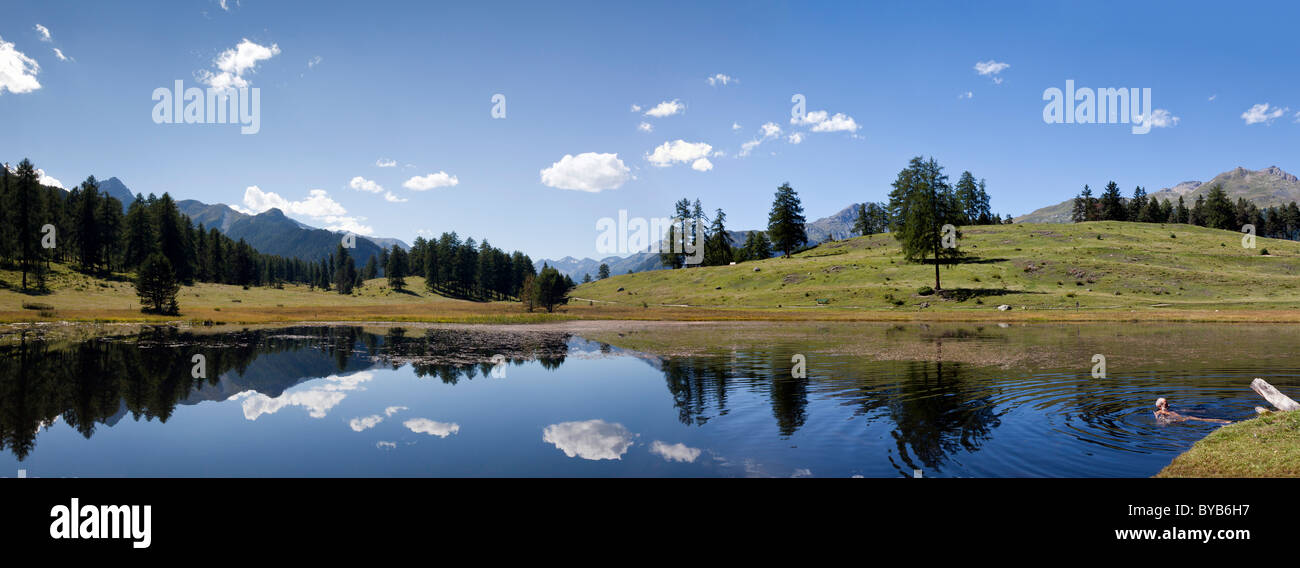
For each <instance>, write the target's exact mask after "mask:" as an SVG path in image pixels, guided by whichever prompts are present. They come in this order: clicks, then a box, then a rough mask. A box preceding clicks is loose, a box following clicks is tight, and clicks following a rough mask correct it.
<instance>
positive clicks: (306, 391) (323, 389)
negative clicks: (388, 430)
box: [228, 371, 375, 432]
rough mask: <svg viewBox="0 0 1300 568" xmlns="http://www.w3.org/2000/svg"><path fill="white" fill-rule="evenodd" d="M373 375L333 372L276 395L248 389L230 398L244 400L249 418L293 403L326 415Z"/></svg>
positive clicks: (317, 415) (315, 414)
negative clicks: (338, 373)
mask: <svg viewBox="0 0 1300 568" xmlns="http://www.w3.org/2000/svg"><path fill="white" fill-rule="evenodd" d="M374 378H375V375H374V373H371V372H369V371H364V372H360V373H355V374H352V375H345V376H338V375H331V376H328V377H325V378H324V379H320V380H316V381H310V382H308V383H304V384H303V385H299V386H297V387H293V388H291V389H289V390H286V391H285V392H283V393H281V394H280V396H277V397H275V398H271V397H269V396H266V395H264V394H262V393H260V392H257V391H252V390H249V391H244V392H241V393H238V394H236V395H234V396H232V397H230V398H229V399H228V400H242V401H243V402H242V403H241V406H242V407H243V410H244V418H245V419H247V420H257V419H258V417H260V416H263V415H266V414H275V413H276V412H279V411H280V410H281V409H284V408H287V407H290V406H301V407H303V408H306V409H307V415H308V416H311V417H312V418H324V417H325V415H326V413H328V412H329V411H330V409H332V408H334V407H335V406H338V404H339V403H340V402H343V399H344V398H346V397H347V392H348V391H356V390H363V389H362V387H361V384H362V383H365V382H369V381H370V380H371V379H374ZM354 429H355V428H354ZM362 430H364V428H362ZM359 431H360V430H358V432H359Z"/></svg>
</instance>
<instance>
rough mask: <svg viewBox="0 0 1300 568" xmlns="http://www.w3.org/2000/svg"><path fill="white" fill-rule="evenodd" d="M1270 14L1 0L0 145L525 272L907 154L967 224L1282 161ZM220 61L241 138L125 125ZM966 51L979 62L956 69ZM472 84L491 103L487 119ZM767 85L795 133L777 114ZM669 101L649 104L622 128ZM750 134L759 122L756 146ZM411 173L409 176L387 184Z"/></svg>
mask: <svg viewBox="0 0 1300 568" xmlns="http://www.w3.org/2000/svg"><path fill="white" fill-rule="evenodd" d="M1297 12H1300V8H1297V7H1296V6H1294V5H1288V4H1286V3H1277V4H1245V3H1238V4H1232V5H1229V6H1225V5H1223V4H1213V5H1212V4H1208V3H1204V4H1202V3H1194V2H1179V3H1140V4H1137V5H1135V4H1133V3H1124V2H1113V3H1111V2H1090V3H1087V4H1084V5H1080V4H1078V3H1064V2H1063V3H1052V2H1035V3H1028V2H1015V3H999V2H978V3H971V2H960V3H958V2H933V3H931V2H907V3H889V4H877V3H867V2H844V3H831V2H817V3H812V2H809V3H797V4H795V3H765V2H738V3H717V2H687V3H674V2H659V3H654V4H645V3H623V2H606V3H549V2H547V3H518V4H516V3H511V2H504V3H486V4H485V3H463V2H460V3H454V4H453V3H433V2H410V3H399V2H382V1H376V2H366V3H333V2H320V3H317V2H279V1H277V2H272V1H269V0H239V1H238V2H236V0H228V1H227V5H226V7H225V8H224V9H223V7H222V6H221V4H220V2H218V1H217V0H192V1H187V0H179V1H166V2H162V1H159V2H126V3H105V2H56V1H46V2H23V1H19V2H6V5H5V7H4V16H5V17H4V18H3V19H2V20H0V38H2V39H0V129H2V131H3V132H4V135H3V136H0V156H2V157H3V158H2V159H3V160H6V161H10V162H16V161H18V160H20V159H22V158H23V157H27V158H30V159H32V161H33V162H35V163H36V165H37V166H38V167H40V168H42V169H43V170H44V171H45V172H46V174H47V175H49V176H51V177H53V178H55V179H57V180H59V181H61V182H62V183H63V184H64V185H65V186H71V185H72V184H75V183H77V182H79V181H80V180H82V179H84V178H85V176H86V175H88V174H94V175H96V176H98V177H101V178H104V177H109V176H117V177H119V178H121V179H122V180H123V181H124V182H125V183H126V184H127V185H128V186H130V187H131V188H132V189H133V190H135V191H139V192H145V193H148V192H155V193H162V192H164V191H167V192H170V193H171V194H172V195H173V196H175V197H177V198H178V199H198V200H201V201H205V202H209V203H227V204H230V205H234V206H237V207H240V208H243V209H246V210H253V211H256V210H259V209H261V208H264V207H267V206H270V205H273V204H290V205H287V207H288V208H289V209H290V211H286V212H287V213H289V214H290V215H291V216H293V217H295V218H297V219H299V220H301V221H304V222H307V223H309V224H313V225H316V226H331V227H337V228H352V229H355V230H357V231H358V232H361V233H363V234H366V233H368V234H373V235H375V236H385V237H398V238H401V239H404V240H406V241H408V242H409V241H411V240H412V239H414V238H415V237H416V236H417V235H418V234H427V233H430V232H431V233H433V234H437V233H440V232H442V231H448V230H454V231H457V232H458V233H460V234H461V235H462V236H473V237H475V238H482V237H487V238H488V239H489V241H490V242H491V243H492V244H493V245H495V246H498V247H502V248H506V249H520V250H523V251H525V252H527V253H529V254H531V255H532V256H533V257H534V258H538V257H559V256H564V255H574V256H579V257H582V256H592V257H598V256H603V255H602V254H601V253H600V252H599V251H597V250H596V236H597V232H596V222H597V220H598V219H600V218H602V217H617V215H618V212H619V210H620V209H623V210H627V212H628V215H630V216H632V217H652V216H664V215H667V214H669V213H670V212H671V207H672V204H673V202H674V201H676V200H677V199H679V198H681V197H683V196H686V197H690V198H692V199H694V198H697V197H698V198H700V199H701V200H702V202H703V204H704V206H705V208H706V209H708V210H709V211H710V212H712V210H713V209H714V208H717V207H721V208H723V209H724V210H725V211H726V213H727V216H728V225H729V227H730V228H733V229H746V228H756V227H760V226H763V225H764V224H765V223H766V218H767V217H766V216H767V210H768V207H769V206H770V203H771V198H772V194H773V192H774V190H775V188H776V186H778V185H780V184H781V183H782V182H786V181H789V182H790V183H791V184H792V185H793V186H794V187H795V189H796V190H798V192H799V194H800V196H801V197H802V199H803V203H804V206H805V211H806V214H807V216H808V218H809V220H812V219H815V218H818V217H822V216H825V215H829V214H831V213H834V212H836V211H838V210H839V209H841V208H843V207H844V206H846V205H847V204H849V203H852V202H858V201H864V200H873V201H878V200H884V199H885V196H886V193H887V192H888V189H889V183H890V182H891V181H893V179H894V177H895V175H896V174H897V173H898V170H899V169H901V168H902V167H903V166H904V165H905V164H906V163H907V160H908V159H909V158H910V157H911V156H914V155H926V156H934V157H935V158H936V159H937V160H938V161H939V162H940V163H941V164H942V165H943V166H944V167H945V168H946V169H947V171H948V173H949V175H950V176H951V177H952V178H953V179H954V180H955V178H956V177H957V176H958V175H959V174H960V173H961V171H962V170H971V171H972V172H973V173H974V174H975V175H976V176H977V177H982V178H985V179H986V180H987V182H988V189H989V192H990V194H991V195H992V205H993V208H994V210H995V211H997V212H999V213H1003V214H1006V213H1010V214H1013V215H1019V214H1023V213H1027V212H1029V211H1031V210H1033V209H1036V208H1038V207H1041V206H1044V205H1049V204H1052V203H1056V202H1059V201H1061V200H1063V199H1066V198H1068V197H1070V196H1072V195H1074V194H1075V193H1077V192H1078V190H1079V189H1080V188H1081V187H1082V186H1083V184H1085V183H1088V184H1091V185H1092V186H1093V187H1097V186H1100V185H1104V184H1105V183H1106V181H1108V180H1111V179H1113V180H1115V181H1116V182H1118V183H1119V184H1120V186H1121V187H1122V188H1124V191H1125V192H1126V193H1128V192H1131V191H1132V188H1133V186H1135V185H1142V186H1145V187H1147V188H1148V190H1150V191H1154V190H1156V189H1160V188H1162V187H1168V186H1171V185H1174V184H1176V183H1178V182H1181V181H1185V180H1193V179H1195V180H1201V181H1205V180H1208V179H1209V178H1210V177H1212V176H1214V175H1215V174H1217V173H1219V172H1221V171H1225V170H1229V169H1232V168H1234V167H1236V166H1245V167H1247V168H1250V169H1260V168H1264V167H1267V166H1270V165H1277V166H1279V167H1281V168H1283V169H1285V170H1288V171H1292V172H1296V171H1297V170H1300V163H1297V158H1296V153H1295V142H1296V140H1297V137H1298V136H1300V124H1297V123H1296V122H1295V121H1296V114H1297V112H1300V89H1297V82H1300V77H1297V76H1296V75H1295V74H1294V73H1292V72H1291V71H1293V70H1294V63H1293V62H1294V60H1295V47H1294V41H1293V40H1292V39H1290V37H1289V36H1290V34H1288V33H1285V32H1284V31H1281V29H1280V28H1279V27H1278V26H1280V25H1284V24H1285V23H1286V22H1291V21H1294V20H1295V19H1296V18H1295V17H1296V16H1297ZM38 25H39V26H41V28H38V27H37V26H38ZM42 29H43V30H45V31H42ZM46 31H47V32H48V34H49V35H48V38H47V37H46V35H45V33H46ZM241 46H242V47H241ZM55 49H58V50H59V52H60V53H61V54H62V56H63V58H66V59H61V58H60V57H59V54H56V53H55V51H54V50H55ZM228 51H229V52H230V55H228V56H227V55H225V54H226V53H227V52H228ZM223 58H224V60H225V61H227V62H232V63H234V64H233V65H227V66H226V68H225V69H226V71H228V72H229V73H230V74H229V75H226V76H225V79H226V80H231V79H233V80H237V81H244V82H246V83H247V84H248V85H249V86H250V87H256V88H259V89H260V90H261V108H260V115H261V124H260V131H259V132H258V133H256V134H250V135H243V134H240V129H239V127H238V126H235V125H214V124H155V123H154V121H153V120H152V118H151V112H152V110H153V107H154V104H155V103H154V101H153V99H152V98H151V96H152V92H153V91H154V89H156V88H159V87H163V88H171V86H172V85H173V83H174V81H176V80H183V81H184V82H185V85H186V86H187V87H190V86H194V87H204V86H206V85H205V84H204V80H205V78H208V79H207V80H208V81H209V82H211V79H210V78H211V77H213V76H221V73H222V72H223V69H222V67H221V65H220V62H221V61H222V60H223ZM981 62H994V63H995V64H1004V65H993V67H995V68H998V69H1000V70H999V71H998V72H996V73H992V72H989V73H986V74H981V73H980V72H979V71H977V70H976V64H977V63H981ZM719 74H722V75H726V76H727V77H729V80H728V81H726V83H725V84H723V82H722V81H720V80H716V77H717V75H719ZM710 77H715V81H713V83H712V84H711V83H710V81H708V78H710ZM1067 79H1073V80H1074V81H1075V83H1076V84H1077V85H1078V86H1081V87H1091V88H1104V87H1137V88H1150V89H1151V90H1152V98H1153V100H1154V106H1155V108H1158V109H1161V110H1164V111H1166V112H1167V113H1168V114H1167V115H1165V117H1166V119H1168V126H1166V127H1163V128H1154V129H1152V131H1151V132H1150V133H1148V134H1145V135H1134V134H1132V133H1131V132H1130V129H1129V125H1117V124H1047V123H1045V122H1044V121H1043V118H1042V116H1043V107H1044V105H1045V104H1046V103H1045V102H1044V101H1043V92H1044V90H1045V89H1048V88H1051V87H1056V88H1061V89H1063V88H1064V86H1065V81H1066V80H1067ZM33 83H38V84H39V88H36V87H34V86H33ZM6 86H7V88H5V87H6ZM497 93H500V94H503V95H505V97H506V116H505V118H502V119H496V118H493V116H492V114H491V112H492V108H493V103H492V100H491V99H492V96H493V95H494V94H497ZM796 93H798V94H802V95H804V96H805V97H806V100H807V103H806V110H807V111H809V112H812V111H825V112H826V115H825V119H824V120H823V119H821V118H820V117H819V115H811V114H810V115H808V117H809V118H810V120H808V121H805V122H802V123H798V124H794V123H792V121H791V107H792V103H791V97H792V95H794V94H796ZM674 101H675V102H676V103H677V105H678V108H677V112H676V113H674V114H671V115H667V116H648V115H647V114H646V113H647V112H648V111H650V110H651V109H653V108H655V107H656V106H658V105H660V104H661V103H665V102H667V103H673V102H674ZM1262 104H1268V105H1269V106H1268V107H1267V109H1266V110H1263V109H1259V107H1256V105H1262ZM633 105H637V106H639V107H640V109H641V110H640V111H637V112H633V111H632V110H631V109H632V108H633ZM671 106H673V105H671V104H670V105H667V107H671ZM667 107H665V108H667ZM1252 107H1256V108H1257V109H1258V110H1263V112H1258V111H1257V112H1256V113H1255V114H1256V115H1264V116H1271V113H1274V112H1275V109H1284V110H1282V112H1281V113H1280V115H1278V116H1277V117H1276V118H1272V119H1270V120H1265V121H1262V122H1260V121H1253V120H1247V118H1246V117H1245V116H1248V115H1246V113H1247V112H1248V111H1249V110H1250V109H1251V108H1252ZM657 114H663V113H657ZM836 115H842V116H840V117H839V118H836ZM1174 118H1176V119H1177V120H1176V121H1174V120H1173V119H1174ZM642 123H646V124H648V125H649V127H650V128H651V130H650V131H649V132H646V131H643V130H640V129H639V128H638V126H639V125H640V124H642ZM768 123H771V124H772V125H774V126H776V127H779V129H780V133H779V134H776V133H775V131H774V130H772V129H771V127H769V130H770V131H771V132H772V134H771V135H768V136H766V137H765V135H764V131H763V125H764V124H768ZM736 125H738V126H739V128H735V126H736ZM796 133H797V134H798V139H799V143H794V142H793V141H792V139H791V135H793V134H796ZM754 140H759V141H760V143H759V144H757V145H756V146H754V147H752V148H751V149H750V151H749V152H748V153H745V152H744V144H745V143H746V142H752V141H754ZM677 141H681V142H677ZM664 144H669V146H667V147H665V148H664V149H663V150H660V151H659V153H658V154H656V149H658V148H660V147H661V146H662V145H664ZM704 145H707V146H708V148H707V150H706V149H705V146H704ZM584 154H588V156H585V157H583V156H582V155H584ZM610 154H614V155H616V158H617V160H615V159H614V157H613V156H609V155H610ZM566 155H567V156H573V158H571V159H570V160H568V161H564V160H563V158H564V157H565V156H566ZM701 158H703V159H704V160H705V161H707V164H706V163H705V162H701ZM379 160H392V161H394V162H396V165H395V166H393V167H379V166H378V165H377V163H378V161H379ZM557 164H558V165H557ZM547 169H550V175H548V176H543V175H542V172H543V170H547ZM701 170H705V171H701ZM430 175H432V176H433V177H426V176H430ZM358 177H360V178H361V179H362V180H363V181H360V182H357V183H355V184H354V183H353V180H354V179H355V178H358ZM417 177H419V178H423V179H425V180H427V181H430V182H441V183H426V184H425V185H424V186H421V185H419V183H418V182H414V181H411V180H412V178H417ZM452 178H454V179H455V181H456V184H455V185H447V184H448V183H449V182H450V181H451V179H452ZM367 182H371V183H367ZM354 185H355V186H356V187H359V188H362V189H356V188H354V187H353V186H354ZM428 185H439V187H430V188H428V189H423V190H413V189H409V188H408V187H407V186H410V187H417V188H419V187H426V186H428ZM376 186H379V187H382V188H383V190H382V191H375V192H372V191H367V190H366V189H367V188H368V189H372V190H374V189H376ZM250 187H253V188H255V190H250V189H249V188H250ZM573 187H586V188H587V189H589V190H592V189H599V191H584V190H580V189H571V188H573ZM389 194H391V196H392V198H393V199H396V200H405V201H401V202H393V201H389V200H387V199H385V196H387V195H389ZM250 195H251V197H252V198H251V199H250ZM421 231H423V232H424V233H421Z"/></svg>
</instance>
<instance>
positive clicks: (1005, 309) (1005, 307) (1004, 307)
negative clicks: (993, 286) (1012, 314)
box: [998, 304, 1011, 312]
mask: <svg viewBox="0 0 1300 568" xmlns="http://www.w3.org/2000/svg"><path fill="white" fill-rule="evenodd" d="M998 311H999V312H1008V311H1011V306H1008V305H1006V304H1002V305H1001V306H998Z"/></svg>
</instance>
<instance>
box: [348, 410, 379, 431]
mask: <svg viewBox="0 0 1300 568" xmlns="http://www.w3.org/2000/svg"><path fill="white" fill-rule="evenodd" d="M383 421H384V417H383V416H380V415H378V414H372V415H370V416H364V417H361V418H353V419H352V420H351V421H349V422H348V427H350V428H352V431H353V432H363V431H365V430H369V429H371V428H374V427H375V426H376V425H378V424H379V423H380V422H383Z"/></svg>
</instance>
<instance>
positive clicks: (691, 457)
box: [650, 440, 700, 463]
mask: <svg viewBox="0 0 1300 568" xmlns="http://www.w3.org/2000/svg"><path fill="white" fill-rule="evenodd" d="M650 453H652V454H654V455H657V456H659V457H661V458H663V459H664V461H670V462H673V461H675V462H685V463H695V460H696V459H697V458H699V457H700V450H699V449H698V448H692V447H689V446H687V445H686V444H681V443H678V444H671V445H670V444H665V443H663V442H660V441H659V440H655V441H654V442H653V443H651V444H650Z"/></svg>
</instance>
